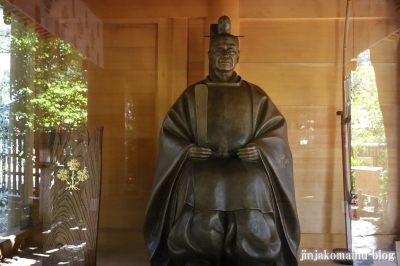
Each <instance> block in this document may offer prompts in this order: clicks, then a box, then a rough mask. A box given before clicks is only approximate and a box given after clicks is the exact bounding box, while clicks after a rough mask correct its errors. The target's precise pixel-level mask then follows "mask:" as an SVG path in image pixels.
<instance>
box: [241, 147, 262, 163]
mask: <svg viewBox="0 0 400 266" xmlns="http://www.w3.org/2000/svg"><path fill="white" fill-rule="evenodd" d="M237 155H238V157H239V158H240V159H242V160H243V161H246V162H256V161H258V160H259V159H260V154H259V152H258V147H257V146H249V147H245V148H242V149H239V150H238V153H237Z"/></svg>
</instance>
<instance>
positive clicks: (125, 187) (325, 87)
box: [85, 0, 400, 256]
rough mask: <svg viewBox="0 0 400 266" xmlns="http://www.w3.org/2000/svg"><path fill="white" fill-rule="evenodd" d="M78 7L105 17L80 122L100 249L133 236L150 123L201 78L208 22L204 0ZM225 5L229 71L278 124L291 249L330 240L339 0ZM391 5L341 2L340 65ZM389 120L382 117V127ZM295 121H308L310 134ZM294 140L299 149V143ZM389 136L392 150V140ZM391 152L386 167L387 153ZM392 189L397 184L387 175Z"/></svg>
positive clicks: (387, 79) (377, 28)
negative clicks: (236, 44) (97, 205)
mask: <svg viewBox="0 0 400 266" xmlns="http://www.w3.org/2000/svg"><path fill="white" fill-rule="evenodd" d="M85 2H86V4H87V5H88V6H89V7H90V8H91V9H92V11H93V12H94V13H95V14H96V15H98V16H99V17H100V18H101V19H102V21H103V22H104V24H105V27H104V40H105V43H104V53H105V54H104V55H105V67H104V68H98V67H96V66H94V65H90V68H89V78H90V83H89V128H96V127H98V126H104V127H105V129H104V140H103V186H102V199H101V212H100V230H101V233H100V235H99V236H100V243H102V242H101V241H102V240H103V244H104V245H108V246H112V245H117V243H120V241H121V236H122V235H124V236H125V237H126V235H127V234H129V233H127V232H130V233H131V234H133V235H135V236H137V237H138V239H140V237H141V229H142V223H143V215H144V211H145V206H146V204H147V200H148V195H149V191H150V188H151V185H152V178H153V176H152V175H153V171H154V165H155V158H156V146H157V141H156V138H157V134H158V130H159V125H160V123H161V121H162V119H163V117H164V115H165V113H166V111H167V110H168V108H169V107H170V105H171V104H172V103H173V101H174V100H175V99H176V97H177V96H178V95H179V94H180V92H181V91H182V90H183V89H184V88H185V87H186V86H187V85H188V84H191V83H193V82H195V81H197V80H199V79H202V78H204V77H205V74H206V73H205V69H206V67H207V61H206V56H205V54H206V52H207V50H208V47H207V46H206V45H205V43H206V42H205V41H204V37H203V36H204V32H205V31H206V28H208V27H209V26H208V24H207V17H208V13H209V9H208V8H209V6H208V1H206V0H186V1H182V0H168V1H156V0H147V1H124V0H120V1H115V3H114V2H113V4H112V5H111V4H110V2H109V1H105V0H101V1H99V0H86V1H85ZM226 2H227V4H229V3H230V1H229V0H227V1H226ZM237 2H238V3H239V14H238V16H239V17H238V20H239V24H240V25H239V26H240V34H242V35H244V36H245V38H243V39H241V43H240V50H241V58H240V60H241V61H240V73H239V74H240V75H241V76H242V77H243V78H244V79H246V80H249V81H251V82H253V83H255V84H258V85H259V86H261V87H262V88H263V89H265V91H267V93H268V94H269V95H270V97H271V98H272V99H273V101H274V102H275V103H276V104H277V105H278V107H279V109H280V110H281V111H282V112H283V114H284V115H285V117H286V119H287V121H288V124H289V140H290V145H291V148H292V150H293V155H294V167H295V168H294V169H295V173H294V174H295V185H296V193H297V194H296V199H297V204H298V211H299V217H300V223H301V229H302V233H303V238H302V239H303V240H302V246H304V247H307V246H317V247H324V248H330V247H337V246H342V245H344V237H343V234H344V215H343V212H342V200H343V196H342V195H343V191H342V170H341V167H342V166H341V140H340V118H339V117H337V116H336V111H338V110H341V87H342V84H341V79H342V77H341V73H342V51H343V32H344V16H345V11H346V0H340V1H326V0H271V1H263V0H240V1H237ZM393 4H394V1H388V0H387V1H375V0H353V1H352V4H351V10H352V11H351V21H350V31H349V48H348V58H347V60H346V63H347V66H346V68H347V70H348V72H349V71H350V70H351V69H352V68H353V67H354V65H352V63H351V62H350V59H351V58H354V57H355V56H356V55H357V54H358V53H359V52H361V51H363V50H365V49H367V48H369V47H372V46H374V44H377V43H379V42H380V41H381V40H382V39H384V38H385V37H386V36H388V35H390V34H391V33H393V32H394V31H396V30H398V29H399V28H400V20H399V18H400V16H399V11H396V9H395V8H394V6H393ZM221 15H223V14H221ZM376 50H377V53H378V54H379V55H380V56H379V59H377V68H378V69H379V71H380V72H381V73H386V75H385V76H383V77H382V78H381V79H380V81H379V82H380V83H381V84H382V85H381V86H382V87H385V88H387V89H386V91H384V92H383V94H382V95H383V96H382V97H386V98H385V99H386V101H388V104H387V105H386V108H394V109H391V110H395V111H391V113H390V114H391V116H392V118H391V119H389V120H393V119H394V120H395V121H398V118H397V116H398V102H399V101H398V99H399V98H398V96H397V94H396V93H395V91H396V89H397V90H398V87H399V81H398V78H397V77H398V63H399V57H398V56H397V57H393V56H387V55H386V56H385V55H384V51H385V48H382V49H378V48H377V49H376ZM393 54H395V55H398V50H396V51H392V55H393ZM389 83H390V86H389V85H388V86H386V84H389ZM389 91H390V92H389ZM394 96H395V97H394ZM396 97H397V98H396ZM388 123H389V124H390V122H388ZM397 125H398V124H397V122H396V123H394V124H391V127H392V128H393V131H396V130H397ZM303 126H305V127H306V128H309V127H310V126H312V127H313V129H314V131H313V133H312V136H311V135H310V132H309V131H307V132H308V133H307V132H306V131H305V130H303V129H302V127H303ZM396 132H397V131H396ZM305 137H306V138H308V143H307V145H300V140H301V139H304V138H305ZM391 139H392V140H391V141H392V143H394V145H398V139H397V135H395V134H394V133H393V135H391ZM395 147H398V146H395ZM391 154H392V157H391V158H392V160H393V163H392V165H393V167H394V169H397V168H396V167H397V166H394V165H396V163H395V162H397V161H398V160H397V158H398V154H397V151H396V150H393V151H392V152H391ZM394 173H395V174H394V176H393V180H397V172H394ZM393 189H394V190H395V191H397V190H398V184H397V182H393ZM397 201H398V199H397ZM394 215H397V213H395V214H394ZM393 219H395V218H393ZM392 229H393V228H392ZM392 229H388V231H387V233H393V230H392ZM112 232H120V233H115V234H113V233H112ZM121 232H122V233H121ZM141 241H142V240H140V241H139V242H140V243H139V244H137V245H142V244H143V243H142V242H141ZM144 256H145V255H144Z"/></svg>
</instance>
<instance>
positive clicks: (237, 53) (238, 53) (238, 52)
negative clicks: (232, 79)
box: [237, 51, 240, 63]
mask: <svg viewBox="0 0 400 266" xmlns="http://www.w3.org/2000/svg"><path fill="white" fill-rule="evenodd" d="M237 54H238V56H237V61H238V63H239V58H240V51H238V52H237Z"/></svg>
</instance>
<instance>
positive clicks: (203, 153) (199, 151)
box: [189, 147, 211, 160]
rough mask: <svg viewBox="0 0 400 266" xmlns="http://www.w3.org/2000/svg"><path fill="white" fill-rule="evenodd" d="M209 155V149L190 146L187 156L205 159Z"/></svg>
mask: <svg viewBox="0 0 400 266" xmlns="http://www.w3.org/2000/svg"><path fill="white" fill-rule="evenodd" d="M210 156H211V149H208V148H200V147H191V148H190V150H189V158H190V159H195V160H207V159H208V158H209V157H210Z"/></svg>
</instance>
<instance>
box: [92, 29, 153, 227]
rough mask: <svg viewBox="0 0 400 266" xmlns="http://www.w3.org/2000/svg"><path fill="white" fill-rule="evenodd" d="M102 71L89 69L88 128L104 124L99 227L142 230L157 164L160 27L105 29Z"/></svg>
mask: <svg viewBox="0 0 400 266" xmlns="http://www.w3.org/2000/svg"><path fill="white" fill-rule="evenodd" d="M104 39H105V46H104V53H105V54H104V55H105V56H104V58H105V67H104V68H103V69H99V68H93V69H90V76H89V86H90V87H89V99H90V101H89V121H90V122H89V126H90V127H93V126H96V124H97V125H102V126H104V128H105V130H104V139H103V155H104V156H103V182H102V197H101V205H100V206H101V214H100V231H101V232H102V231H104V230H106V229H113V230H141V228H142V224H143V214H144V211H145V208H146V205H147V198H148V193H149V190H150V187H151V184H152V179H153V170H154V165H155V142H156V141H155V135H156V134H155V95H156V86H157V81H156V76H157V75H156V66H157V64H156V62H157V61H156V60H157V59H156V55H157V50H156V49H157V46H156V44H157V42H156V40H157V26H156V25H155V24H153V25H152V24H145V25H143V24H142V25H132V24H123V25H118V24H110V25H106V26H105V27H104Z"/></svg>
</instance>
